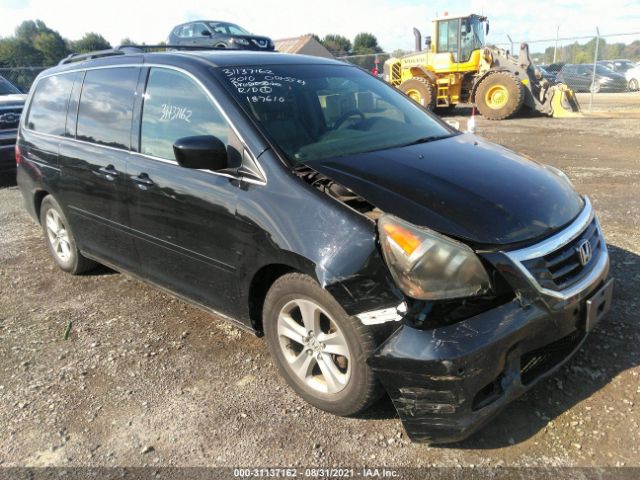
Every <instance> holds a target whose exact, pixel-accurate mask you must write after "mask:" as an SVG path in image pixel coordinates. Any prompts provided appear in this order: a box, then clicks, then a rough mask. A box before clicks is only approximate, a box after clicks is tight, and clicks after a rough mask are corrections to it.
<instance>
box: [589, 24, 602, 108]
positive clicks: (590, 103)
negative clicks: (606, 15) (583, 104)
mask: <svg viewBox="0 0 640 480" xmlns="http://www.w3.org/2000/svg"><path fill="white" fill-rule="evenodd" d="M599 46H600V29H599V28H598V27H596V53H595V55H594V56H593V73H592V74H591V87H590V88H589V91H590V92H591V96H590V97H589V111H591V106H592V105H593V95H594V93H595V91H594V90H595V84H596V65H597V64H598V63H597V62H598V47H599Z"/></svg>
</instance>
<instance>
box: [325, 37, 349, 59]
mask: <svg viewBox="0 0 640 480" xmlns="http://www.w3.org/2000/svg"><path fill="white" fill-rule="evenodd" d="M321 43H322V45H324V48H326V49H327V50H329V51H330V52H331V54H332V55H335V56H336V57H340V56H345V55H349V52H350V51H351V41H349V39H348V38H347V37H343V36H342V35H337V34H334V33H330V34H328V35H325V36H324V38H323V39H322V42H321Z"/></svg>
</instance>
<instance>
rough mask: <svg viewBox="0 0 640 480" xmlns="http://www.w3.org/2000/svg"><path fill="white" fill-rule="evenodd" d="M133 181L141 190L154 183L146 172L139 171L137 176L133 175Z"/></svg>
mask: <svg viewBox="0 0 640 480" xmlns="http://www.w3.org/2000/svg"><path fill="white" fill-rule="evenodd" d="M133 181H134V182H136V183H137V184H138V187H139V188H140V189H141V190H146V189H147V188H149V187H152V186H153V185H155V183H154V181H153V180H151V179H150V178H149V175H147V174H146V173H141V174H140V175H138V176H137V177H133Z"/></svg>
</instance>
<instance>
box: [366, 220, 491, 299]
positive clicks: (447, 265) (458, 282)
mask: <svg viewBox="0 0 640 480" xmlns="http://www.w3.org/2000/svg"><path fill="white" fill-rule="evenodd" d="M378 231H379V234H380V242H381V245H382V252H383V255H384V258H385V260H386V262H387V265H388V266H389V270H391V275H392V276H393V278H394V280H395V281H396V283H397V284H398V286H399V287H400V288H401V289H402V291H403V292H404V293H405V294H406V295H408V296H409V297H411V298H415V299H418V300H443V299H449V298H462V297H471V296H475V295H481V294H484V293H486V292H487V291H488V290H489V289H490V288H491V284H490V282H489V277H488V275H487V272H486V270H485V268H484V266H483V265H482V262H480V259H479V258H478V256H477V255H476V254H475V252H474V251H473V250H471V248H469V247H468V246H467V245H465V244H463V243H460V242H457V241H455V240H453V239H451V238H448V237H445V236H444V235H440V234H439V233H436V232H434V231H432V230H429V229H426V228H423V227H418V226H416V225H412V224H411V223H408V222H405V221H404V220H401V219H399V218H397V217H394V216H392V215H383V216H382V217H380V218H379V219H378Z"/></svg>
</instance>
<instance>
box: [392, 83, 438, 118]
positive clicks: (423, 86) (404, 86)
mask: <svg viewBox="0 0 640 480" xmlns="http://www.w3.org/2000/svg"><path fill="white" fill-rule="evenodd" d="M400 91H402V92H403V93H404V94H405V95H407V96H408V97H409V98H411V100H413V101H414V102H416V103H419V104H420V105H422V106H423V107H424V108H426V109H427V110H433V109H434V108H435V107H436V89H435V87H434V86H433V83H431V82H430V81H429V80H428V79H426V78H422V77H414V78H411V79H409V80H405V81H404V82H402V83H401V84H400Z"/></svg>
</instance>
